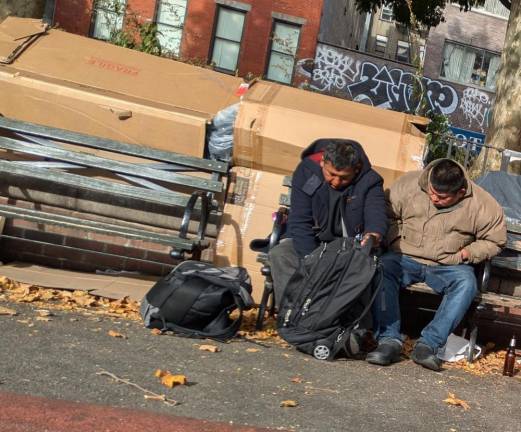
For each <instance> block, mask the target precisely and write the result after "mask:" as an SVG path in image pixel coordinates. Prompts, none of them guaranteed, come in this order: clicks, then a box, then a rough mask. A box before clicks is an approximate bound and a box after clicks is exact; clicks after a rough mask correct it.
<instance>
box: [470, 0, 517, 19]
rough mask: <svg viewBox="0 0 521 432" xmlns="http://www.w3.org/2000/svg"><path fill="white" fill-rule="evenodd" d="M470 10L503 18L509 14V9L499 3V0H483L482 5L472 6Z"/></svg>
mask: <svg viewBox="0 0 521 432" xmlns="http://www.w3.org/2000/svg"><path fill="white" fill-rule="evenodd" d="M472 10H473V11H477V12H485V13H489V14H491V15H496V16H500V17H503V18H508V17H509V15H510V11H509V10H508V9H507V8H506V7H505V6H504V5H503V4H502V3H501V1H500V0H485V3H483V5H481V6H473V7H472Z"/></svg>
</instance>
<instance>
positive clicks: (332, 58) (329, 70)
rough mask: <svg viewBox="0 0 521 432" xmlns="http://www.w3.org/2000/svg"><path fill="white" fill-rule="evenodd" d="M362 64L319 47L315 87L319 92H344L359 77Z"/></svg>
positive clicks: (314, 72) (314, 79)
mask: <svg viewBox="0 0 521 432" xmlns="http://www.w3.org/2000/svg"><path fill="white" fill-rule="evenodd" d="M359 65H360V62H357V61H355V59H353V58H352V57H349V56H347V55H344V54H343V53H341V52H338V51H336V50H334V49H331V48H329V47H327V46H325V45H319V46H318V47H317V53H316V57H315V68H314V70H313V87H314V88H316V89H317V90H319V91H328V92H329V91H332V90H333V88H335V89H338V90H342V89H344V88H345V87H346V86H347V84H349V83H351V82H353V81H354V80H355V78H356V76H357V75H358V69H359Z"/></svg>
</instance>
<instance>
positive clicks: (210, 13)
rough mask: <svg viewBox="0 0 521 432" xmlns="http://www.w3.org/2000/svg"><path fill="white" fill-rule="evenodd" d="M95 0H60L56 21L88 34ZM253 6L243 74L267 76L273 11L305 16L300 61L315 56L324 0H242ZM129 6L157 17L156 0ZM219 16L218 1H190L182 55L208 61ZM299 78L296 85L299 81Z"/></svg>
mask: <svg viewBox="0 0 521 432" xmlns="http://www.w3.org/2000/svg"><path fill="white" fill-rule="evenodd" d="M92 3H93V0H56V11H55V23H58V24H59V25H60V27H62V28H63V29H64V30H66V31H69V32H72V33H77V34H81V35H85V36H87V35H88V33H89V29H90V24H91V16H92ZM241 3H247V4H250V5H251V10H250V11H249V12H248V13H247V15H246V20H245V26H244V33H243V41H242V46H241V53H240V57H239V75H241V76H244V75H246V74H247V73H252V74H253V75H254V76H260V75H263V74H264V72H265V70H266V63H267V60H268V48H269V38H270V33H271V30H272V25H273V18H272V12H277V13H280V14H286V15H290V16H292V17H298V18H303V19H305V20H306V23H305V24H304V25H303V26H302V28H301V33H300V42H299V49H298V52H297V60H300V59H305V58H314V57H315V49H316V44H317V37H318V31H319V27H320V17H321V14H322V4H323V1H322V0H242V1H241ZM128 7H129V9H130V10H132V11H133V12H134V13H136V14H137V15H139V16H140V17H141V19H143V20H153V19H154V15H155V8H156V1H155V0H128ZM215 16H216V3H215V0H188V4H187V12H186V18H185V26H184V32H183V40H182V45H181V57H183V58H184V59H191V60H193V61H196V62H201V63H207V62H208V56H209V53H210V46H211V41H212V35H213V29H214V20H215ZM298 83H299V82H298V79H297V80H296V82H295V84H298Z"/></svg>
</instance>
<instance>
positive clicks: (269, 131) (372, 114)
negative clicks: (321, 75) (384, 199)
mask: <svg viewBox="0 0 521 432" xmlns="http://www.w3.org/2000/svg"><path fill="white" fill-rule="evenodd" d="M427 123H428V120H427V119H425V118H422V117H417V116H412V115H409V114H404V113H399V112H395V111H390V110H384V109H380V108H374V107H372V106H368V105H364V104H361V103H357V102H351V101H347V100H344V99H339V98H335V97H331V96H326V95H322V94H318V93H314V92H310V91H305V90H301V89H297V88H293V87H288V86H282V85H278V84H274V83H268V82H263V81H261V82H258V83H256V84H255V85H254V86H252V87H251V88H250V89H249V90H248V92H247V93H246V95H245V96H244V97H243V100H242V101H241V104H240V109H239V114H238V116H237V119H236V121H235V133H234V154H233V156H234V162H235V164H237V165H240V166H245V167H250V168H254V169H258V170H263V171H269V172H273V173H280V174H290V173H291V172H292V171H293V170H294V169H295V167H296V166H297V164H298V163H299V161H300V155H301V153H302V151H303V150H304V149H305V148H306V147H307V146H308V145H309V144H311V143H312V142H313V141H314V140H316V139H318V138H349V139H353V140H356V141H358V142H360V144H362V146H363V147H364V149H365V151H366V153H367V155H368V156H369V160H370V161H371V163H372V165H373V167H374V168H375V169H376V170H377V171H378V172H379V173H380V175H382V176H383V177H384V180H385V184H386V186H389V185H390V184H391V183H392V182H393V181H394V180H396V179H397V178H398V177H399V176H400V175H402V174H403V173H404V172H407V171H412V170H416V169H418V168H420V167H421V160H422V156H423V148H424V144H425V137H424V134H423V133H422V132H421V130H420V129H419V128H421V127H423V126H425V125H426V124H427Z"/></svg>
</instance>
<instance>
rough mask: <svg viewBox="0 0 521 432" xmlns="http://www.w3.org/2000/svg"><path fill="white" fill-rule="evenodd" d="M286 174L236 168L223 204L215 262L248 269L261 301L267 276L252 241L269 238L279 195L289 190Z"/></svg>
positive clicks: (256, 297) (257, 297)
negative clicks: (285, 179) (251, 247)
mask: <svg viewBox="0 0 521 432" xmlns="http://www.w3.org/2000/svg"><path fill="white" fill-rule="evenodd" d="M283 178H284V176H283V175H280V174H273V173H268V172H263V171H259V170H255V169H251V168H245V167H234V168H233V169H232V170H231V175H230V189H229V193H228V199H227V202H226V204H225V206H224V215H223V225H222V228H221V230H220V232H219V235H218V237H217V243H216V256H215V260H214V261H215V263H216V264H217V265H219V266H229V265H232V266H242V267H245V268H246V270H248V273H249V274H250V277H251V279H252V284H253V297H254V299H255V301H257V302H260V299H261V296H262V290H263V288H264V277H263V276H262V275H261V274H260V268H261V267H262V264H260V263H258V262H257V255H258V254H257V252H253V251H252V250H250V248H249V244H250V241H251V240H253V239H256V238H266V237H267V236H268V235H269V234H270V233H271V230H272V228H273V219H272V216H273V213H274V212H275V211H277V208H278V203H279V197H280V195H281V194H282V193H287V191H288V190H287V188H285V187H283V186H282V180H283Z"/></svg>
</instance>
